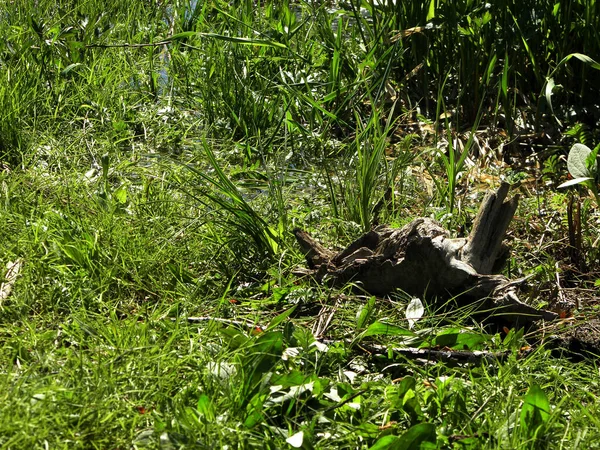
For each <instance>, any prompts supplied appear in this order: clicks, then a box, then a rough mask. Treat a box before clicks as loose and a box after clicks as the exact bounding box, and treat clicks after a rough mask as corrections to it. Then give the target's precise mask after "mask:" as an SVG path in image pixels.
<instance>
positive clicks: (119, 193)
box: [113, 184, 127, 204]
mask: <svg viewBox="0 0 600 450" xmlns="http://www.w3.org/2000/svg"><path fill="white" fill-rule="evenodd" d="M113 198H114V199H115V200H116V201H117V202H119V203H121V204H125V203H127V187H126V186H125V185H124V184H123V185H121V186H119V188H118V189H117V190H115V191H114V192H113Z"/></svg>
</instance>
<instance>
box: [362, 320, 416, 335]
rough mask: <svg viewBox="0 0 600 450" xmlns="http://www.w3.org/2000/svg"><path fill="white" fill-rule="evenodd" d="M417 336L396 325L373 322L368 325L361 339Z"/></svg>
mask: <svg viewBox="0 0 600 450" xmlns="http://www.w3.org/2000/svg"><path fill="white" fill-rule="evenodd" d="M377 335H384V336H417V334H416V333H414V332H412V331H410V330H407V329H406V328H402V327H399V326H398V325H392V324H391V323H385V322H379V321H377V322H374V323H372V324H371V325H369V328H367V331H365V333H364V334H363V337H367V336H377Z"/></svg>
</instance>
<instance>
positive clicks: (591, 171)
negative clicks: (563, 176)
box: [567, 144, 598, 178]
mask: <svg viewBox="0 0 600 450" xmlns="http://www.w3.org/2000/svg"><path fill="white" fill-rule="evenodd" d="M591 153H592V151H591V150H590V148H589V147H588V146H587V145H583V144H574V145H573V147H571V150H570V151H569V157H568V158H567V168H568V169H569V173H570V174H571V176H572V177H573V178H594V177H595V175H596V173H597V171H598V163H597V162H596V161H594V162H593V163H592V164H591V166H590V167H588V164H587V159H588V157H589V156H590V154H591Z"/></svg>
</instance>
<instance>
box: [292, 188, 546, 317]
mask: <svg viewBox="0 0 600 450" xmlns="http://www.w3.org/2000/svg"><path fill="white" fill-rule="evenodd" d="M508 189H509V186H508V184H506V183H503V184H502V185H501V186H500V187H499V188H498V190H497V191H496V192H493V193H491V194H489V195H488V196H486V198H485V199H484V201H483V203H482V205H481V208H480V210H479V212H478V215H477V219H476V220H475V223H474V225H473V230H472V231H471V233H470V235H469V237H468V238H466V239H464V238H458V239H452V238H451V237H450V233H449V232H448V231H447V230H446V229H444V228H443V227H442V226H441V225H440V224H439V223H437V222H436V221H434V220H431V219H428V218H418V219H415V220H413V221H412V222H410V223H409V224H407V225H405V226H404V227H403V228H400V229H394V228H390V227H387V226H378V227H376V228H374V229H372V230H371V231H369V232H368V233H366V234H364V235H363V236H361V237H360V238H358V239H357V240H356V241H354V242H353V243H351V244H350V245H349V246H348V247H347V248H346V249H345V250H342V251H341V252H339V253H337V254H336V253H335V252H332V251H330V250H327V249H325V248H324V247H323V246H322V245H321V244H319V243H318V242H317V241H315V240H314V239H313V238H312V237H311V236H310V235H309V234H308V233H307V232H305V231H302V230H295V231H294V234H295V235H296V239H297V240H298V243H299V244H300V248H301V249H302V252H303V253H304V255H305V257H306V261H307V264H308V267H309V269H310V272H309V273H310V274H311V275H312V276H313V278H315V279H316V280H317V281H319V282H322V281H326V282H327V283H328V284H329V285H331V286H340V285H344V284H346V283H350V282H352V283H355V284H356V285H357V286H359V287H360V288H361V289H363V290H365V291H367V292H369V293H371V294H374V295H386V294H389V293H391V292H393V291H396V290H401V291H403V292H406V293H407V294H409V295H415V296H419V297H421V296H425V297H427V298H430V299H438V298H446V299H447V298H453V299H455V300H456V301H457V303H458V304H459V306H465V305H468V304H472V303H473V302H475V301H479V300H484V301H483V302H481V306H480V308H479V309H480V310H481V311H493V314H494V315H495V316H498V315H499V314H500V315H502V316H503V318H505V319H506V322H507V323H509V324H512V325H515V324H517V323H518V324H521V325H523V324H525V323H531V322H533V321H536V320H540V319H543V320H554V319H556V318H557V315H556V314H554V313H552V312H550V311H539V310H536V309H535V308H532V307H530V306H529V305H526V304H525V303H523V302H521V301H519V299H518V296H517V294H516V285H515V284H514V283H511V282H510V280H508V279H507V278H506V277H504V276H502V275H494V274H492V271H493V269H494V268H495V267H496V266H497V262H498V260H499V259H500V258H501V257H502V255H503V252H505V248H503V239H504V236H505V234H506V230H507V228H508V225H509V223H510V221H511V220H512V217H513V215H514V212H515V210H516V208H517V203H518V196H515V197H514V198H512V199H509V200H506V196H507V194H508Z"/></svg>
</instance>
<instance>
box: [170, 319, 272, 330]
mask: <svg viewBox="0 0 600 450" xmlns="http://www.w3.org/2000/svg"><path fill="white" fill-rule="evenodd" d="M176 320H177V319H176V318H172V319H171V321H173V322H175V321H176ZM185 320H187V321H188V322H189V323H201V322H219V323H224V324H227V325H236V326H240V327H246V328H251V329H255V328H260V329H261V330H264V327H262V326H260V325H257V324H255V323H251V322H242V321H241V320H232V319H222V318H220V317H210V316H203V317H188V318H186V319H185Z"/></svg>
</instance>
